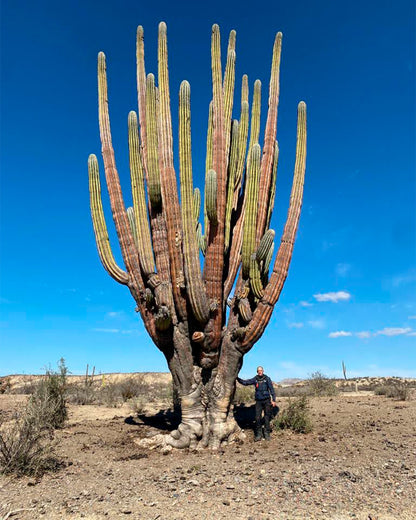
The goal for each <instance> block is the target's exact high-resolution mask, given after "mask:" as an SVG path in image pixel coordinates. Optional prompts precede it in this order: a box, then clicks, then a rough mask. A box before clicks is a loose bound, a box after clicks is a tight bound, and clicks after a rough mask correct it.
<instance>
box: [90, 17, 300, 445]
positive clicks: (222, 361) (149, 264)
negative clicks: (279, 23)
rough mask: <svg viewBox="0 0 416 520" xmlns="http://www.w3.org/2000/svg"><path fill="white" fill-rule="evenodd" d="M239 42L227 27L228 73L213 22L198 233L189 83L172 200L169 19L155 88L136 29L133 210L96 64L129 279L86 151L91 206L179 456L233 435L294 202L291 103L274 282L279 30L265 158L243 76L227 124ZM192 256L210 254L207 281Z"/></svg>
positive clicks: (278, 278)
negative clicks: (171, 397)
mask: <svg viewBox="0 0 416 520" xmlns="http://www.w3.org/2000/svg"><path fill="white" fill-rule="evenodd" d="M235 43H236V33H235V31H231V33H230V37H229V43H228V51H227V64H226V67H225V72H224V77H223V73H222V65H221V54H220V31H219V27H218V25H214V26H213V27H212V40H211V56H212V61H211V63H212V84H213V90H212V91H213V96H212V103H211V105H210V110H209V121H208V136H207V156H206V181H205V200H204V219H203V220H204V230H203V229H202V224H201V223H198V219H199V215H200V198H201V197H200V192H199V189H198V188H195V190H194V187H193V180H192V162H191V128H190V121H191V119H190V86H189V83H188V82H187V81H184V82H182V84H181V86H180V91H179V179H180V197H179V193H178V189H177V178H176V173H175V169H174V161H173V156H174V154H173V136H172V123H171V110H170V93H169V77H168V57H167V29H166V25H165V23H163V22H162V23H160V25H159V46H158V86H157V87H156V80H155V76H154V75H153V74H148V75H147V76H146V73H145V64H144V42H143V28H142V27H141V26H139V27H138V30H137V48H136V49H137V87H138V102H139V103H138V104H139V107H138V108H139V111H138V116H137V115H136V113H135V112H130V114H129V117H128V134H129V153H130V170H131V185H132V199H133V207H132V208H128V209H127V210H126V208H125V205H124V201H123V195H122V191H121V186H120V179H119V175H118V172H117V168H116V162H115V156H114V150H113V146H112V138H111V130H110V116H109V110H108V90H107V73H106V58H105V55H104V53H102V52H100V53H99V55H98V99H99V126H100V135H101V143H102V155H103V161H104V170H105V176H106V181H107V187H108V191H109V196H110V204H111V209H112V214H113V220H114V223H115V227H116V230H117V235H118V239H119V243H120V247H121V253H122V257H123V260H124V264H125V268H126V270H124V269H122V268H121V267H119V266H118V265H117V263H116V261H115V259H114V256H113V253H112V250H111V247H110V242H109V235H108V231H107V226H106V222H105V217H104V212H103V205H102V200H101V185H100V176H99V169H98V161H97V158H96V156H95V155H90V157H89V160H88V168H89V179H90V203H91V214H92V220H93V226H94V232H95V237H96V242H97V248H98V252H99V256H100V259H101V261H102V264H103V266H104V267H105V269H106V270H107V271H108V273H109V274H110V275H111V276H112V277H113V278H114V279H115V280H116V281H117V282H119V283H120V284H123V285H126V286H127V287H128V288H129V290H130V292H131V294H132V296H133V298H134V300H135V301H136V303H137V309H136V310H137V311H138V312H139V313H140V314H141V317H142V319H143V322H144V325H145V328H146V330H147V332H148V333H149V335H150V336H151V338H152V340H153V341H154V343H155V344H156V346H157V347H158V348H159V349H160V350H161V352H162V353H163V354H164V355H165V357H166V360H167V363H168V366H169V369H170V371H171V373H172V377H173V381H174V385H175V387H176V389H177V391H178V393H179V395H180V398H181V405H182V412H183V414H182V423H181V425H180V427H179V429H178V430H176V431H174V432H172V433H171V434H170V435H168V436H167V437H165V438H164V439H163V440H162V441H160V442H161V443H163V444H168V445H170V446H175V447H178V448H179V447H188V446H189V445H191V444H192V445H195V444H197V443H198V442H200V445H201V446H207V445H210V446H211V447H213V448H217V447H218V446H219V445H220V444H221V442H222V441H226V440H227V439H228V438H229V436H230V435H231V434H233V433H235V432H237V431H238V427H237V424H236V422H235V421H234V419H233V414H232V412H231V402H232V397H233V395H234V390H235V380H236V377H237V374H238V372H239V370H240V368H241V365H242V359H243V356H244V355H245V354H246V353H247V352H248V351H249V350H250V349H251V348H252V346H253V345H254V344H255V343H256V341H257V340H258V339H259V338H260V337H261V336H262V334H263V332H264V330H265V328H266V326H267V324H268V322H269V320H270V317H271V315H272V311H273V308H274V306H275V304H276V302H277V300H278V299H279V296H280V293H281V291H282V288H283V284H284V282H285V280H286V276H287V272H288V268H289V264H290V260H291V257H292V251H293V246H294V241H295V236H296V231H297V227H298V222H299V217H300V210H301V205H302V196H303V183H304V174H305V161H306V105H305V103H304V102H300V103H299V105H298V126H297V145H296V161H295V168H294V177H293V185H292V192H291V197H290V205H289V211H288V216H287V220H286V224H285V227H284V231H283V235H282V239H281V243H280V246H279V249H278V251H277V255H276V258H275V261H274V265H273V268H272V273H271V275H270V277H269V267H270V265H271V261H272V255H273V239H274V234H275V233H274V231H273V230H271V229H269V227H270V221H271V215H272V210H273V206H274V198H275V183H276V171H277V162H278V154H279V148H278V145H277V141H276V128H277V108H278V100H279V69H280V54H281V43H282V34H281V33H277V35H276V38H275V42H274V48H273V57H272V67H271V77H270V85H269V100H268V114H267V122H266V128H265V133H264V146H263V149H261V147H260V144H259V142H258V141H259V133H260V108H261V83H260V81H259V80H257V81H256V82H255V83H254V95H253V103H252V111H251V123H250V118H249V90H248V79H247V76H243V78H242V87H241V111H240V119H239V120H233V119H232V111H233V98H234V86H235V56H236V54H235ZM249 127H250V138H248V135H249ZM139 134H140V135H139ZM247 143H248V147H247ZM146 186H147V193H146V191H145V190H146ZM179 201H180V202H179ZM199 249H201V251H202V254H203V255H204V256H205V261H204V267H203V270H202V271H201V268H200V253H199ZM240 266H241V269H240ZM237 275H238V276H237ZM233 288H235V289H234V294H233V296H232V297H231V298H229V296H230V293H231V291H232V289H233ZM227 303H228V304H229V306H230V312H229V315H228V320H227V312H226V306H227ZM204 425H208V427H207V428H205V427H204Z"/></svg>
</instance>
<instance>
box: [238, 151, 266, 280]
mask: <svg viewBox="0 0 416 520" xmlns="http://www.w3.org/2000/svg"><path fill="white" fill-rule="evenodd" d="M260 155H261V150H260V145H259V144H257V143H256V144H254V145H253V147H252V149H251V154H250V166H249V171H248V176H247V188H246V189H247V206H246V211H245V216H244V226H243V246H242V250H241V261H242V272H243V278H244V279H245V280H246V279H247V278H248V276H249V272H250V257H251V255H252V254H253V253H254V252H255V245H256V244H255V241H256V217H257V202H258V195H259V170H260Z"/></svg>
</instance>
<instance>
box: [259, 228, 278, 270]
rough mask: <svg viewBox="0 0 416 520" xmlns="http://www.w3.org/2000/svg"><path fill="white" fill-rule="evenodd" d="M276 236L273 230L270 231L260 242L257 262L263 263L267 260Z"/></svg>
mask: <svg viewBox="0 0 416 520" xmlns="http://www.w3.org/2000/svg"><path fill="white" fill-rule="evenodd" d="M274 236H275V232H274V230H273V229H268V230H267V231H266V233H264V235H263V238H262V239H261V240H260V244H259V247H258V248H257V251H256V259H257V262H259V263H260V262H263V261H264V260H265V259H266V258H267V255H268V254H269V250H270V248H271V247H272V245H273V240H274Z"/></svg>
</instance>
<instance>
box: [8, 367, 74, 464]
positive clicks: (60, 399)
mask: <svg viewBox="0 0 416 520" xmlns="http://www.w3.org/2000/svg"><path fill="white" fill-rule="evenodd" d="M58 370H59V371H58V372H56V371H53V370H51V369H48V370H47V371H46V374H45V376H44V377H43V378H42V379H41V380H40V382H39V383H38V384H37V386H36V388H35V390H34V392H33V394H32V395H31V396H30V397H29V399H28V402H27V404H26V406H25V408H23V409H22V410H21V411H20V413H19V414H18V415H17V417H15V419H14V420H13V421H10V422H9V423H7V424H5V425H2V426H1V428H0V468H1V471H2V472H3V473H11V472H13V473H17V474H39V473H42V472H44V471H45V470H47V469H51V468H54V467H56V464H57V461H56V460H55V459H54V457H53V456H52V455H53V448H52V443H51V441H52V439H53V431H54V429H55V428H60V427H62V426H63V424H64V422H65V420H66V418H67V408H66V402H65V391H66V375H67V372H68V370H67V368H66V366H65V361H64V360H63V359H61V360H60V361H59V363H58Z"/></svg>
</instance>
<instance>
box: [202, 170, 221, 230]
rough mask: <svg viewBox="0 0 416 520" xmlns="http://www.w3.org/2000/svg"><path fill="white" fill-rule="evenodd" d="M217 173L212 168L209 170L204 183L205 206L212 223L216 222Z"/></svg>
mask: <svg viewBox="0 0 416 520" xmlns="http://www.w3.org/2000/svg"><path fill="white" fill-rule="evenodd" d="M217 192H218V189H217V174H216V172H215V171H214V170H209V172H208V175H207V179H206V185H205V193H206V195H205V196H206V208H207V216H208V219H209V221H210V222H211V224H212V225H216V224H217Z"/></svg>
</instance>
